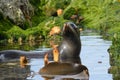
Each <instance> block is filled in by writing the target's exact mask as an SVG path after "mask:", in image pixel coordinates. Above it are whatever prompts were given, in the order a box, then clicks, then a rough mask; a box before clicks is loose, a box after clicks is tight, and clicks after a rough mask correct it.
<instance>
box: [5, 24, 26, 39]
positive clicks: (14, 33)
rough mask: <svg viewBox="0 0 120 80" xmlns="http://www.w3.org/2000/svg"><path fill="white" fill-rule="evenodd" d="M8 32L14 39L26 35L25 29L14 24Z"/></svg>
mask: <svg viewBox="0 0 120 80" xmlns="http://www.w3.org/2000/svg"><path fill="white" fill-rule="evenodd" d="M7 34H8V36H9V38H10V37H13V39H14V40H18V38H19V37H22V38H24V37H26V34H25V31H24V30H22V29H21V28H20V27H19V26H13V27H12V28H11V29H10V30H8V31H7Z"/></svg>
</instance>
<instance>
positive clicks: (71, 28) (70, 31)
mask: <svg viewBox="0 0 120 80" xmlns="http://www.w3.org/2000/svg"><path fill="white" fill-rule="evenodd" d="M62 33H63V35H66V36H77V37H79V36H80V35H79V34H80V32H79V29H78V27H77V26H76V25H75V24H74V23H72V22H67V23H65V24H64V26H63V30H62Z"/></svg>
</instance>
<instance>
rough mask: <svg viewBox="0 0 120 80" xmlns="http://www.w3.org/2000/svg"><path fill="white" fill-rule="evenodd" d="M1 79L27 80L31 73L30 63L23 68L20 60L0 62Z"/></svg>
mask: <svg viewBox="0 0 120 80" xmlns="http://www.w3.org/2000/svg"><path fill="white" fill-rule="evenodd" d="M0 71H1V72H0V80H25V79H26V78H27V77H28V76H29V73H30V65H27V66H25V67H24V68H21V67H20V65H19V63H18V62H11V63H10V62H9V63H1V64H0Z"/></svg>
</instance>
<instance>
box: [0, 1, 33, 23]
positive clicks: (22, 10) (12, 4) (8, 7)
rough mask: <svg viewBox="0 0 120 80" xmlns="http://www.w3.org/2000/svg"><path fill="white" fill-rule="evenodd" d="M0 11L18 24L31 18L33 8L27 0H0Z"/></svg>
mask: <svg viewBox="0 0 120 80" xmlns="http://www.w3.org/2000/svg"><path fill="white" fill-rule="evenodd" d="M0 13H2V14H3V16H4V18H8V19H10V20H12V21H13V22H14V23H15V24H17V25H20V24H21V23H23V22H24V21H25V20H28V19H30V18H31V16H32V15H33V13H34V9H33V7H32V5H31V4H30V2H29V0H0Z"/></svg>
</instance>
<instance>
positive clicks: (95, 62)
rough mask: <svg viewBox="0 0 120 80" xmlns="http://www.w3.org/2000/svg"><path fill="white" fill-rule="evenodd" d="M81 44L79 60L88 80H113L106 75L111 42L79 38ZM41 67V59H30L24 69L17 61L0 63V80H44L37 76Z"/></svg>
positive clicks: (85, 37)
mask: <svg viewBox="0 0 120 80" xmlns="http://www.w3.org/2000/svg"><path fill="white" fill-rule="evenodd" d="M81 42H82V49H81V54H80V58H81V61H82V64H83V65H85V66H86V67H87V68H88V69H89V74H90V77H89V80H113V79H112V74H109V73H108V69H109V68H110V64H109V54H108V52H107V49H108V48H109V46H110V45H111V42H110V41H105V40H103V39H102V38H101V36H81ZM47 49H48V48H47ZM36 50H37V51H39V50H46V49H45V47H44V49H42V48H37V49H36ZM43 66H44V61H43V58H41V59H35V58H34V59H31V60H30V61H29V64H28V65H27V66H26V67H21V66H20V65H19V62H17V61H15V62H11V63H0V71H1V72H0V75H1V76H0V80H45V79H44V78H43V77H41V75H39V74H38V72H39V70H40V68H42V67H43ZM49 80H50V79H49ZM54 80H61V79H54ZM74 80H76V79H74ZM77 80H78V79H77Z"/></svg>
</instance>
